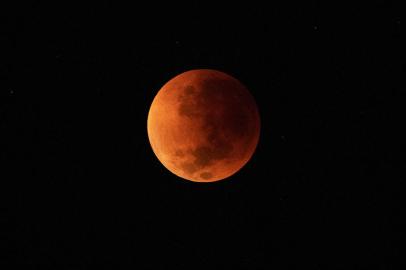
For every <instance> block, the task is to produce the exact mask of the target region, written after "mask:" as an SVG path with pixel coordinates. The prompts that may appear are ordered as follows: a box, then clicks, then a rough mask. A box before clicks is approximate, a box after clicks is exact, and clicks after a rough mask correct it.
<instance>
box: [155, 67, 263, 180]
mask: <svg viewBox="0 0 406 270" xmlns="http://www.w3.org/2000/svg"><path fill="white" fill-rule="evenodd" d="M147 131H148V137H149V141H150V144H151V147H152V150H153V152H154V153H155V155H156V156H157V158H158V159H159V161H160V162H161V163H162V164H163V165H164V166H165V167H166V168H167V169H168V170H169V171H171V172H172V173H174V174H175V175H177V176H179V177H181V178H184V179H187V180H190V181H194V182H215V181H218V180H222V179H225V178H227V177H230V176H231V175H233V174H235V173H236V172H237V171H239V170H240V169H241V168H242V167H243V166H244V165H245V164H246V163H247V162H248V161H249V160H250V158H251V157H252V155H253V153H254V151H255V149H256V146H257V144H258V140H259V134H260V117H259V112H258V108H257V105H256V103H255V100H254V98H253V96H252V95H251V94H250V93H249V91H248V89H247V88H246V87H245V86H244V85H243V84H242V83H241V82H239V81H238V80H237V79H235V78H233V77H232V76H230V75H227V74H225V73H223V72H220V71H216V70H210V69H199V70H190V71H187V72H184V73H182V74H180V75H178V76H176V77H174V78H173V79H171V80H170V81H168V82H167V83H166V84H165V85H164V86H163V87H162V88H161V89H160V90H159V92H158V93H157V95H156V96H155V98H154V100H153V102H152V104H151V107H150V110H149V113H148V120H147Z"/></svg>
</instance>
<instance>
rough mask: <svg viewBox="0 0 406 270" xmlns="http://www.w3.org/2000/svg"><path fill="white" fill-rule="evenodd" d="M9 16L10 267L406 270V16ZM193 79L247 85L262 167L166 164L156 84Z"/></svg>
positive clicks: (4, 92) (39, 6) (111, 11)
mask: <svg viewBox="0 0 406 270" xmlns="http://www.w3.org/2000/svg"><path fill="white" fill-rule="evenodd" d="M303 2H306V3H303ZM2 12H4V13H5V15H4V16H2V18H3V19H4V18H5V21H4V23H3V24H2V25H1V34H0V37H1V43H2V46H4V45H5V47H3V48H5V49H3V50H2V53H1V56H2V59H1V63H0V67H1V71H0V76H1V81H2V83H1V96H0V105H1V107H0V134H1V137H2V139H1V142H0V147H1V148H0V155H1V156H0V159H1V160H2V162H1V163H2V164H4V165H5V166H4V168H3V169H1V174H0V175H1V182H2V186H3V185H4V188H1V190H2V191H3V192H4V195H2V196H1V197H2V200H1V202H2V205H1V207H2V208H3V209H4V210H5V211H4V212H3V213H5V215H2V216H3V217H2V218H1V220H2V223H3V224H5V228H6V229H5V230H4V232H5V234H4V236H5V237H4V238H3V239H4V240H5V241H2V242H1V243H2V244H1V246H2V247H4V252H1V253H2V259H1V261H2V263H3V264H4V265H5V266H7V267H6V268H4V269H12V268H13V267H15V268H17V267H18V266H20V267H21V266H24V269H94V268H96V267H97V268H100V267H103V268H110V269H111V268H114V269H130V268H132V269H179V268H181V269H183V268H185V269H216V268H224V269H307V268H308V269H402V267H401V265H403V266H405V264H406V261H405V256H404V254H405V253H404V251H405V240H406V239H405V237H406V235H405V225H406V224H405V223H404V222H403V219H402V218H403V216H404V210H403V208H402V207H401V205H402V202H403V203H404V198H403V197H404V184H403V181H404V177H403V178H402V177H401V175H400V174H399V170H400V168H401V166H402V165H403V163H401V162H400V160H399V159H397V156H398V155H399V154H401V150H400V145H399V144H398V141H400V138H402V139H403V138H404V137H402V135H401V132H400V131H401V130H402V125H403V122H404V120H402V119H401V117H400V115H401V107H402V106H404V100H403V99H402V97H403V94H404V84H403V82H404V77H405V61H404V60H405V53H404V51H405V50H404V48H405V46H404V45H405V44H404V43H403V42H401V38H402V36H403V35H402V31H404V29H403V28H404V27H403V24H404V21H401V19H400V12H401V9H400V7H398V6H396V5H393V4H389V3H388V2H386V1H369V2H368V3H367V4H365V5H357V6H356V5H354V4H352V5H343V4H342V3H341V2H339V3H337V4H333V3H332V2H329V4H328V5H327V4H323V3H318V2H311V1H301V2H299V1H298V3H274V2H272V3H269V6H266V5H254V4H253V3H249V2H247V3H243V4H237V3H233V4H232V5H231V4H230V5H220V4H219V3H217V4H210V3H206V2H196V1H190V2H189V3H188V4H187V5H175V4H174V3H167V4H163V3H160V2H150V3H149V4H148V5H146V4H145V3H144V4H141V3H138V2H135V1H134V2H133V3H132V4H128V3H127V4H119V3H116V2H113V1H112V2H106V1H98V2H97V3H94V4H90V3H86V4H85V2H82V3H81V4H77V5H74V4H66V5H65V4H58V5H56V4H53V5H49V4H45V3H43V2H39V1H36V2H34V3H33V4H20V5H18V6H16V7H13V8H10V7H8V8H3V9H2ZM3 19H2V20H3ZM196 68H211V69H218V70H221V71H224V72H226V73H228V74H230V75H233V76H235V77H236V78H238V79H239V80H240V81H241V82H243V83H244V84H245V85H246V86H247V87H248V89H250V91H251V93H252V95H253V96H254V97H255V99H256V101H257V104H258V107H259V110H260V115H261V125H262V127H261V128H262V129H261V138H260V142H259V145H258V148H257V151H256V153H255V154H254V156H253V158H252V160H251V161H250V162H249V163H248V164H247V165H246V166H245V167H244V168H243V169H242V170H241V171H240V172H238V173H237V174H236V175H234V176H232V177H231V178H229V179H227V180H225V181H220V182H217V183H213V184H197V183H193V182H189V181H183V180H181V179H180V178H178V177H176V176H175V175H173V174H171V173H170V172H169V171H167V170H166V169H165V168H164V167H163V166H162V165H161V164H160V163H159V162H158V160H157V159H156V157H155V156H154V154H153V152H152V150H151V148H150V145H149V142H148V137H147V132H146V120H147V114H148V110H149V106H150V104H151V102H152V100H153V98H154V96H155V94H156V93H157V91H158V90H159V89H160V87H161V86H162V85H163V84H164V83H165V82H167V81H168V80H169V79H171V78H172V77H174V76H175V75H177V74H179V73H181V72H184V71H187V70H190V69H196ZM394 123H396V124H395V125H393V124H394ZM3 221H4V222H3Z"/></svg>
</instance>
